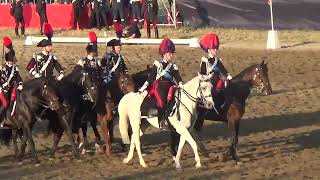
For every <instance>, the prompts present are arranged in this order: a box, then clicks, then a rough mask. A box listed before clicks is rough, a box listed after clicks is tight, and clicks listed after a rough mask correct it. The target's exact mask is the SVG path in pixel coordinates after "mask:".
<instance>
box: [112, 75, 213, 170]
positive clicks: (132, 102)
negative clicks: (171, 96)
mask: <svg viewBox="0 0 320 180" xmlns="http://www.w3.org/2000/svg"><path fill="white" fill-rule="evenodd" d="M211 88H212V85H211V83H210V77H208V76H203V75H198V76H197V77H195V78H193V79H192V80H190V81H189V82H187V83H186V84H185V85H184V89H183V90H181V94H180V98H179V99H178V98H177V97H178V91H176V93H175V100H176V102H177V101H180V102H181V103H180V105H179V106H178V107H177V109H176V111H175V113H174V114H173V115H172V116H170V117H169V118H168V119H169V122H170V123H171V125H172V126H173V128H174V129H175V130H176V132H177V133H179V134H180V135H181V136H180V142H179V148H178V152H177V155H176V157H173V159H174V161H175V164H176V168H181V166H180V155H181V151H182V148H183V146H184V144H185V141H187V142H188V143H189V144H190V145H191V147H192V149H193V151H194V155H195V160H196V166H195V167H196V168H199V167H201V163H200V157H199V154H198V150H197V144H196V142H195V141H194V139H193V138H192V136H191V135H190V133H189V131H188V129H187V128H188V127H190V126H191V124H192V119H193V118H195V117H194V116H196V115H197V113H196V107H197V103H202V104H203V105H204V106H205V107H206V108H208V109H211V108H213V100H212V95H211ZM145 95H146V93H144V94H139V93H129V94H126V95H125V96H123V98H122V99H121V101H120V103H119V106H118V112H119V128H120V134H121V138H122V142H123V143H124V144H129V143H130V139H129V136H128V119H129V121H130V125H131V128H132V136H131V143H130V150H129V153H128V157H127V158H125V159H124V160H123V162H124V163H128V162H129V161H130V160H131V159H132V158H133V152H134V148H136V149H137V153H138V156H139V163H140V164H141V165H142V166H143V167H147V165H146V163H145V161H144V159H143V157H142V155H141V149H140V148H141V145H140V135H141V136H142V132H141V130H140V124H141V112H140V106H141V104H142V101H143V99H144V97H145ZM178 113H179V115H178ZM178 117H181V119H178ZM147 120H148V122H149V123H150V124H151V125H153V126H154V127H156V128H159V124H158V118H157V117H152V118H148V119H147Z"/></svg>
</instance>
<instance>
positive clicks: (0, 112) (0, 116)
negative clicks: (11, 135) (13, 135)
mask: <svg viewBox="0 0 320 180" xmlns="http://www.w3.org/2000/svg"><path fill="white" fill-rule="evenodd" d="M4 112H5V109H4V107H3V106H0V126H1V127H3V120H4ZM1 127H0V128H1Z"/></svg>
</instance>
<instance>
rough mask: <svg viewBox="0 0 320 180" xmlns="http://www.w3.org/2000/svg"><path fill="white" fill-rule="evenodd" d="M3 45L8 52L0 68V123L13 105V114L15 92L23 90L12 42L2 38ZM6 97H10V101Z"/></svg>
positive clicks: (12, 112)
mask: <svg viewBox="0 0 320 180" xmlns="http://www.w3.org/2000/svg"><path fill="white" fill-rule="evenodd" d="M3 45H4V46H5V47H7V48H8V49H9V51H8V52H7V53H5V61H6V62H5V63H4V64H3V65H2V66H1V68H0V71H1V72H0V73H1V77H0V81H1V87H0V101H1V106H0V121H2V119H3V118H2V117H3V115H4V112H5V111H6V109H7V108H8V107H10V106H11V105H13V108H12V111H11V115H13V114H14V110H15V101H16V97H17V93H18V92H17V90H19V91H21V90H22V89H23V80H22V78H21V76H20V73H19V69H18V67H17V64H16V62H17V59H16V56H15V51H14V50H13V46H12V41H11V40H10V39H9V38H8V37H4V38H3ZM7 97H10V99H8V98H7ZM8 101H9V103H8ZM12 103H13V104H12ZM1 125H2V124H1Z"/></svg>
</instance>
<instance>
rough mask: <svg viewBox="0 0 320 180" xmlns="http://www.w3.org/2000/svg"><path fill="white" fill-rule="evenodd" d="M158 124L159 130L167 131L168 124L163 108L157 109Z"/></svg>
mask: <svg viewBox="0 0 320 180" xmlns="http://www.w3.org/2000/svg"><path fill="white" fill-rule="evenodd" d="M158 122H159V128H160V130H165V131H166V130H168V122H167V117H166V110H165V108H161V109H160V108H159V109H158Z"/></svg>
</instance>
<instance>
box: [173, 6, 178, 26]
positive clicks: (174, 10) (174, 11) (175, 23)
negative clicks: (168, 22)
mask: <svg viewBox="0 0 320 180" xmlns="http://www.w3.org/2000/svg"><path fill="white" fill-rule="evenodd" d="M173 23H174V28H177V16H176V0H173Z"/></svg>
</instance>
